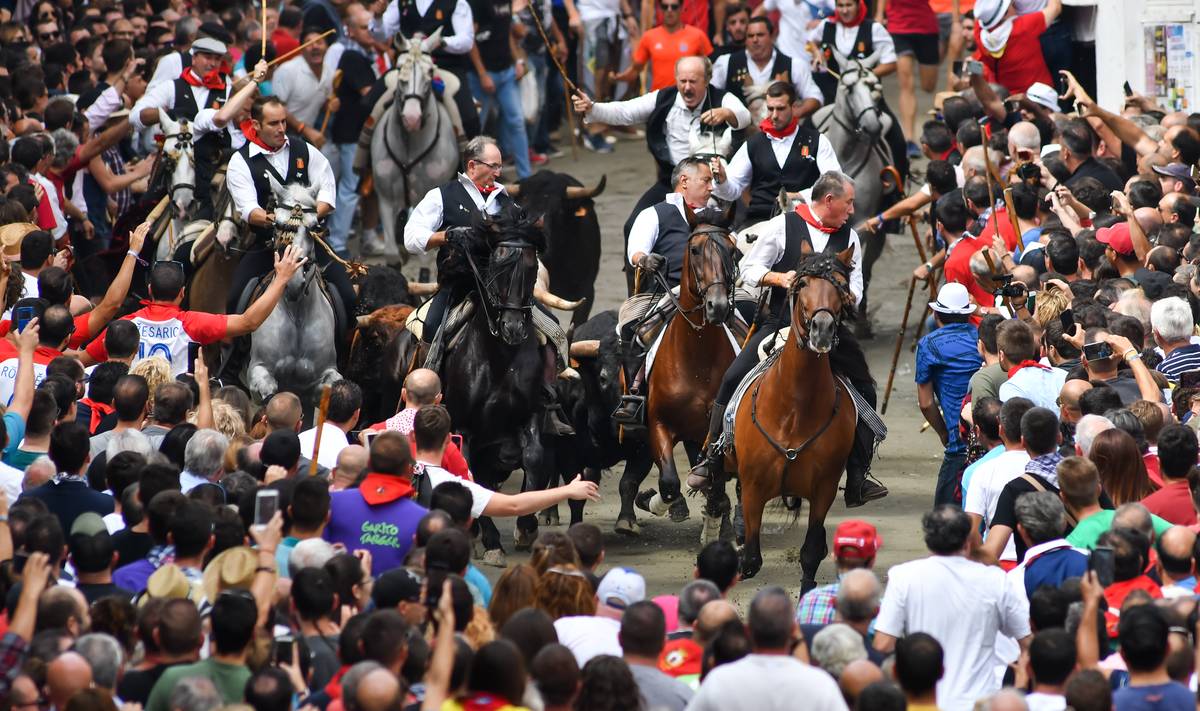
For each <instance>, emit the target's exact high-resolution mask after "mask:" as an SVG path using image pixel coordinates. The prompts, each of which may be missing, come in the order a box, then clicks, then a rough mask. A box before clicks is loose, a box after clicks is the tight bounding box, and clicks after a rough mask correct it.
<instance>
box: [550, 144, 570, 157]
mask: <svg viewBox="0 0 1200 711" xmlns="http://www.w3.org/2000/svg"><path fill="white" fill-rule="evenodd" d="M565 155H566V152H565V151H564V150H563V149H561V148H559V147H558V146H556V145H554V144H553V143H551V144H550V145H548V146H546V157H548V158H562V157H563V156H565Z"/></svg>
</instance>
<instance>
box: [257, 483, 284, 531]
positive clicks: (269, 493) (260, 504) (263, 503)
mask: <svg viewBox="0 0 1200 711" xmlns="http://www.w3.org/2000/svg"><path fill="white" fill-rule="evenodd" d="M278 510H279V492H278V491H276V490H274V489H259V491H258V493H257V494H255V495H254V525H255V526H266V525H267V523H268V522H270V520H271V517H272V516H274V515H275V512H276V511H278Z"/></svg>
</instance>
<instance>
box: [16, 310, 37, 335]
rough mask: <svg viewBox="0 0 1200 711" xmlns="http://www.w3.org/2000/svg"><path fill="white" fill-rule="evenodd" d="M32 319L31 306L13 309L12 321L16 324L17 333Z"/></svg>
mask: <svg viewBox="0 0 1200 711" xmlns="http://www.w3.org/2000/svg"><path fill="white" fill-rule="evenodd" d="M33 318H34V310H33V307H32V306H18V307H17V308H15V309H13V320H14V321H15V322H16V324H17V333H20V332H22V331H24V330H25V326H27V325H28V324H29V322H30V321H32V320H33Z"/></svg>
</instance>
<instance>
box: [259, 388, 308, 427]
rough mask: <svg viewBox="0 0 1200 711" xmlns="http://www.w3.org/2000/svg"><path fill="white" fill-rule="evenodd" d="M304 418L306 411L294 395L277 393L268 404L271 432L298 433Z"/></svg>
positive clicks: (268, 423)
mask: <svg viewBox="0 0 1200 711" xmlns="http://www.w3.org/2000/svg"><path fill="white" fill-rule="evenodd" d="M303 416H304V410H303V408H302V407H301V406H300V398H298V397H296V396H295V395H294V394H292V393H289V392H281V393H275V395H274V397H272V398H271V401H270V402H268V403H267V411H266V419H267V429H269V430H270V431H271V432H274V431H275V430H293V431H297V430H299V429H300V419H301V418H302V417H303Z"/></svg>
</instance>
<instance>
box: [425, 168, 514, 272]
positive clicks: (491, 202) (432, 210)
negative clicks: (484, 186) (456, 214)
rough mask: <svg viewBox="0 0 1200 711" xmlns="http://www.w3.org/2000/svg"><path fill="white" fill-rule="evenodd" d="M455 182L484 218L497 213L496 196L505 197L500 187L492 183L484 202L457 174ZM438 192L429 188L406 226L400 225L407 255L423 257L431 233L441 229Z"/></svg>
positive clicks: (440, 208) (466, 180)
mask: <svg viewBox="0 0 1200 711" xmlns="http://www.w3.org/2000/svg"><path fill="white" fill-rule="evenodd" d="M458 182H460V183H462V186H463V187H464V188H466V190H467V195H470V196H471V201H472V202H474V203H475V207H476V209H478V210H479V211H480V212H482V213H484V214H485V215H495V214H496V213H497V212H499V211H500V204H499V203H498V202H496V201H497V200H498V199H499V198H500V195H502V194H507V193H506V192H505V190H504V186H503V185H500V184H499V183H496V185H497V188H498V189H497V190H493V191H492V192H490V193H488V196H487V197H486V198H485V197H484V196H483V194H482V193H480V192H479V188H477V187H475V183H474V182H472V181H471V179H470V178H468V177H467V176H465V175H463V174H462V173H459V174H458ZM442 209H443V208H442V189H441V188H440V187H437V188H433V189H431V190H430V191H429V192H427V193H425V197H423V198H421V202H419V203H417V206H416V207H414V208H413V211H412V214H411V215H409V216H408V222H406V223H404V248H405V249H407V250H408V251H409V253H410V254H425V253H426V252H427V251H429V238H430V237H431V236H432V235H433V233H434V232H437V231H438V230H440V229H442V215H443V212H442Z"/></svg>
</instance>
